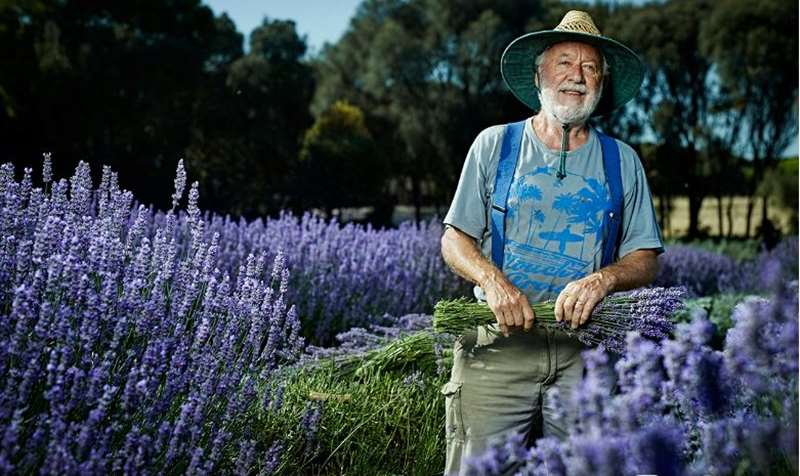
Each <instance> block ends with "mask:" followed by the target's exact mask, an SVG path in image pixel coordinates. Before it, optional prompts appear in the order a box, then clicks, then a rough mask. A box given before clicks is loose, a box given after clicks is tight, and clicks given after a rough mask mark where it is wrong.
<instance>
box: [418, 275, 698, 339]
mask: <svg viewBox="0 0 800 476" xmlns="http://www.w3.org/2000/svg"><path fill="white" fill-rule="evenodd" d="M685 295H686V289H685V288H683V287H671V288H642V289H637V290H635V291H630V292H625V293H617V294H612V295H610V296H608V297H606V298H605V299H603V301H601V302H600V304H598V305H597V306H596V307H595V309H594V311H593V312H592V315H591V317H590V318H589V320H588V321H587V322H586V324H584V325H582V326H580V327H578V328H577V329H571V328H570V327H569V326H568V325H567V324H566V323H565V322H563V321H562V322H557V321H556V317H555V312H554V309H555V301H544V302H540V303H535V304H532V305H531V307H532V308H533V311H534V313H535V314H536V318H535V320H534V325H538V326H542V327H545V328H548V329H557V330H560V331H563V332H566V333H567V334H568V335H571V336H575V337H577V338H578V340H580V341H581V342H583V343H585V344H587V345H592V346H597V345H601V346H603V347H605V348H606V349H607V350H610V351H613V352H616V353H620V354H621V353H624V350H625V335H626V334H627V333H628V332H629V331H638V332H639V333H640V334H642V335H643V336H646V337H650V338H653V339H657V340H661V339H663V338H666V337H668V336H669V335H670V333H671V332H672V330H673V328H674V326H675V324H674V322H673V320H672V315H673V314H674V313H675V311H677V310H678V309H680V308H681V307H682V306H683V298H684V297H685ZM494 322H496V320H495V317H494V314H493V313H492V311H491V309H489V306H488V305H487V304H486V303H482V302H474V301H471V300H469V299H465V298H462V299H456V300H445V301H439V302H438V303H437V304H436V307H435V308H434V311H433V329H434V331H436V332H445V333H449V334H454V335H458V334H463V333H464V332H465V331H467V330H472V329H474V328H476V327H477V326H481V325H488V324H492V323H494Z"/></svg>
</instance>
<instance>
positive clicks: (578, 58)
mask: <svg viewBox="0 0 800 476" xmlns="http://www.w3.org/2000/svg"><path fill="white" fill-rule="evenodd" d="M602 68H603V60H602V57H601V56H600V52H599V51H598V50H597V49H596V48H594V47H593V46H590V45H587V44H584V43H577V42H564V43H557V44H555V45H553V46H551V47H550V48H549V49H548V50H547V51H545V53H544V57H543V61H542V64H541V66H540V67H539V71H538V72H539V82H540V83H539V89H540V91H541V94H540V101H541V103H542V109H543V110H544V111H545V112H547V113H550V114H552V115H553V116H555V117H556V119H558V120H559V121H560V122H563V123H569V124H574V123H581V122H584V121H585V120H586V119H588V118H589V116H590V115H591V114H592V111H594V108H595V107H597V103H598V102H599V101H600V92H601V90H602V87H603V75H602Z"/></svg>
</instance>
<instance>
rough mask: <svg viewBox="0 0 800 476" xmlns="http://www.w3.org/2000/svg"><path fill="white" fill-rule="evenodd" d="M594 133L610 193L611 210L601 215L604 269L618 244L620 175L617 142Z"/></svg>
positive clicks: (611, 259) (602, 265) (620, 205)
mask: <svg viewBox="0 0 800 476" xmlns="http://www.w3.org/2000/svg"><path fill="white" fill-rule="evenodd" d="M596 132H597V137H599V138H600V145H601V146H602V148H603V170H604V171H605V174H606V181H607V182H608V189H609V192H610V193H611V210H610V211H609V212H608V214H605V215H603V229H605V230H608V233H607V234H606V236H605V241H604V242H603V257H602V260H601V267H605V266H608V265H610V264H611V263H613V262H614V255H616V253H617V244H618V243H619V232H620V229H619V225H620V223H621V222H622V199H623V198H622V174H621V172H620V168H619V147H618V146H617V142H616V141H615V140H614V139H613V138H611V137H609V136H607V135H605V134H602V133H600V132H599V131H596Z"/></svg>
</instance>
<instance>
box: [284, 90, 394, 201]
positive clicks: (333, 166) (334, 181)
mask: <svg viewBox="0 0 800 476" xmlns="http://www.w3.org/2000/svg"><path fill="white" fill-rule="evenodd" d="M386 169H387V163H386V161H385V158H384V155H383V154H380V153H379V151H378V150H376V148H375V144H374V142H373V140H372V137H371V136H370V133H369V131H368V130H367V127H366V124H365V122H364V114H363V113H362V112H361V110H360V109H358V108H357V107H355V106H353V105H351V104H348V103H347V102H345V101H338V102H336V103H334V104H333V105H332V106H331V107H330V108H329V109H328V110H326V111H325V112H323V113H322V114H321V115H320V116H319V118H317V121H316V122H315V123H314V125H313V126H312V127H311V128H310V129H308V131H306V134H305V137H304V139H303V148H302V151H301V153H300V164H299V171H298V174H297V180H295V184H296V186H297V187H298V190H297V197H296V199H297V200H298V201H299V203H300V206H301V208H303V209H307V208H311V207H318V208H322V209H324V210H325V212H326V214H327V215H328V216H330V211H331V209H332V208H337V207H347V206H364V205H369V204H372V203H374V202H376V201H378V200H377V198H378V197H380V196H381V195H383V193H382V192H384V188H385V184H386V178H387V173H386Z"/></svg>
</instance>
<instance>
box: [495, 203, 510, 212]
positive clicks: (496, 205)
mask: <svg viewBox="0 0 800 476" xmlns="http://www.w3.org/2000/svg"><path fill="white" fill-rule="evenodd" d="M492 208H493V209H494V210H497V211H498V212H500V213H502V214H503V215H505V214H506V212H507V211H508V210H507V209H506V208H505V207H501V206H500V205H498V204H496V203H492Z"/></svg>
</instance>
